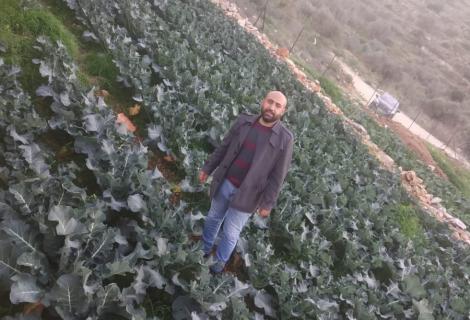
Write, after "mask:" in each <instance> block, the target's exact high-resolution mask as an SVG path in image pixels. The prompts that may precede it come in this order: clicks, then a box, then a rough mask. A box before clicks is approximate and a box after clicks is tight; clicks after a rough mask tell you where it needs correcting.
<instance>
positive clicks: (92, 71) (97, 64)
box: [83, 52, 119, 90]
mask: <svg viewBox="0 0 470 320" xmlns="http://www.w3.org/2000/svg"><path fill="white" fill-rule="evenodd" d="M112 59H113V58H112V56H111V55H109V54H107V53H100V52H90V53H88V54H86V55H85V57H84V59H83V66H84V69H85V72H86V73H87V74H88V75H90V76H93V77H98V78H99V80H100V82H101V84H102V85H103V87H104V88H105V89H107V90H110V89H112V87H113V86H114V85H116V77H117V76H118V74H119V70H118V69H117V68H116V66H115V65H114V62H113V60H112Z"/></svg>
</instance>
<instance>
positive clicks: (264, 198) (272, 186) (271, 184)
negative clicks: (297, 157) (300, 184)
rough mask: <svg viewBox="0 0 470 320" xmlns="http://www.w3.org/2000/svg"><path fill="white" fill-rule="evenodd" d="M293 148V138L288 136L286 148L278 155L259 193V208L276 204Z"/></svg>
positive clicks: (269, 207) (270, 207) (268, 207)
mask: <svg viewBox="0 0 470 320" xmlns="http://www.w3.org/2000/svg"><path fill="white" fill-rule="evenodd" d="M293 149H294V139H293V138H292V137H290V139H289V142H288V143H287V148H286V149H285V151H284V152H283V153H282V154H281V156H280V157H279V160H278V161H277V162H276V164H275V166H274V169H273V171H272V172H271V174H270V176H269V177H268V180H267V184H266V187H265V188H264V192H263V194H262V195H261V202H260V205H259V207H260V208H261V209H268V210H272V208H273V207H274V206H275V205H276V201H277V198H278V196H279V192H280V191H281V187H282V183H283V182H284V179H285V178H286V175H287V171H288V170H289V167H290V164H291V162H292V153H293Z"/></svg>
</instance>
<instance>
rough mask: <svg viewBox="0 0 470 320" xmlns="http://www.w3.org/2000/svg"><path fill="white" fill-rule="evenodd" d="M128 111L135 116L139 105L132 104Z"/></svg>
mask: <svg viewBox="0 0 470 320" xmlns="http://www.w3.org/2000/svg"><path fill="white" fill-rule="evenodd" d="M128 111H129V115H131V116H136V115H138V114H139V112H140V105H138V104H134V105H133V106H132V107H130V108H129V109H128Z"/></svg>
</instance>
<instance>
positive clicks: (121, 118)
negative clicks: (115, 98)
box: [116, 112, 137, 132]
mask: <svg viewBox="0 0 470 320" xmlns="http://www.w3.org/2000/svg"><path fill="white" fill-rule="evenodd" d="M116 122H117V123H122V124H124V125H125V126H126V128H127V130H128V131H130V132H135V131H136V130H137V128H136V126H135V125H134V124H133V123H132V121H131V120H129V118H128V117H126V115H125V114H124V113H122V112H121V113H119V114H118V116H117V119H116Z"/></svg>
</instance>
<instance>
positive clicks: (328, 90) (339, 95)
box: [291, 56, 345, 106]
mask: <svg viewBox="0 0 470 320" xmlns="http://www.w3.org/2000/svg"><path fill="white" fill-rule="evenodd" d="M291 59H292V61H294V62H295V64H296V65H297V66H300V67H301V68H302V69H303V71H304V72H305V73H306V74H307V76H308V77H309V78H310V79H316V80H318V81H319V82H320V86H321V88H322V90H323V91H324V92H325V94H326V95H328V96H329V97H330V98H331V101H333V103H334V104H336V105H338V106H339V105H341V104H342V103H344V101H345V99H344V96H343V92H342V91H341V89H340V88H339V87H338V86H337V85H336V84H335V83H334V82H333V81H332V80H330V79H328V78H327V77H325V76H322V75H321V74H319V73H318V72H317V71H316V70H314V69H313V68H312V67H310V66H308V65H307V64H306V63H305V62H304V61H303V60H302V59H300V58H298V57H296V56H291Z"/></svg>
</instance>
